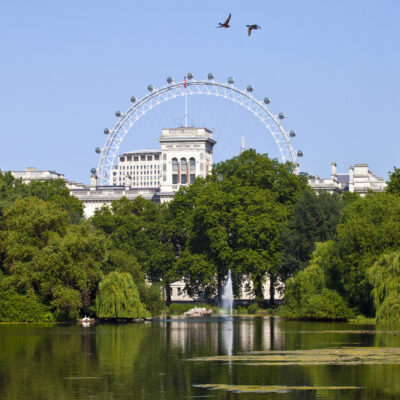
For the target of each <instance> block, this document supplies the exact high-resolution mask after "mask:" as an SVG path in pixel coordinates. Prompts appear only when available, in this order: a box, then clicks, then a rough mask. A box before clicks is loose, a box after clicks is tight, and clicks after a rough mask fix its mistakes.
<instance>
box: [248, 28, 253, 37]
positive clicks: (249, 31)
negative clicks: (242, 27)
mask: <svg viewBox="0 0 400 400" xmlns="http://www.w3.org/2000/svg"><path fill="white" fill-rule="evenodd" d="M252 29H253V28H252V27H251V26H249V28H248V29H247V33H248V34H249V36H250V35H251V30H252Z"/></svg>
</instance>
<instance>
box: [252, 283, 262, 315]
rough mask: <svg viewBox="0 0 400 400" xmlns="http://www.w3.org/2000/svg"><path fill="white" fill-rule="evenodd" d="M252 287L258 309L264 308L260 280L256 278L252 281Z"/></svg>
mask: <svg viewBox="0 0 400 400" xmlns="http://www.w3.org/2000/svg"><path fill="white" fill-rule="evenodd" d="M253 285H254V295H255V297H256V302H257V304H258V306H259V307H260V308H264V293H263V284H262V278H259V277H256V278H255V279H254V280H253Z"/></svg>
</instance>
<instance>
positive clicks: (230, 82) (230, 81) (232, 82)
mask: <svg viewBox="0 0 400 400" xmlns="http://www.w3.org/2000/svg"><path fill="white" fill-rule="evenodd" d="M228 83H229V84H230V85H233V84H234V83H235V80H234V79H233V77H232V76H230V77H229V78H228Z"/></svg>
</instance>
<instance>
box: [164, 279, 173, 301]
mask: <svg viewBox="0 0 400 400" xmlns="http://www.w3.org/2000/svg"><path fill="white" fill-rule="evenodd" d="M171 295H172V288H171V285H170V284H169V282H166V283H165V297H166V300H165V303H166V305H167V307H168V306H169V305H170V304H171Z"/></svg>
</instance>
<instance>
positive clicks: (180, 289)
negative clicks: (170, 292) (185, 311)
mask: <svg viewBox="0 0 400 400" xmlns="http://www.w3.org/2000/svg"><path fill="white" fill-rule="evenodd" d="M177 292H178V296H180V295H181V294H182V288H180V287H178V290H177Z"/></svg>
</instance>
